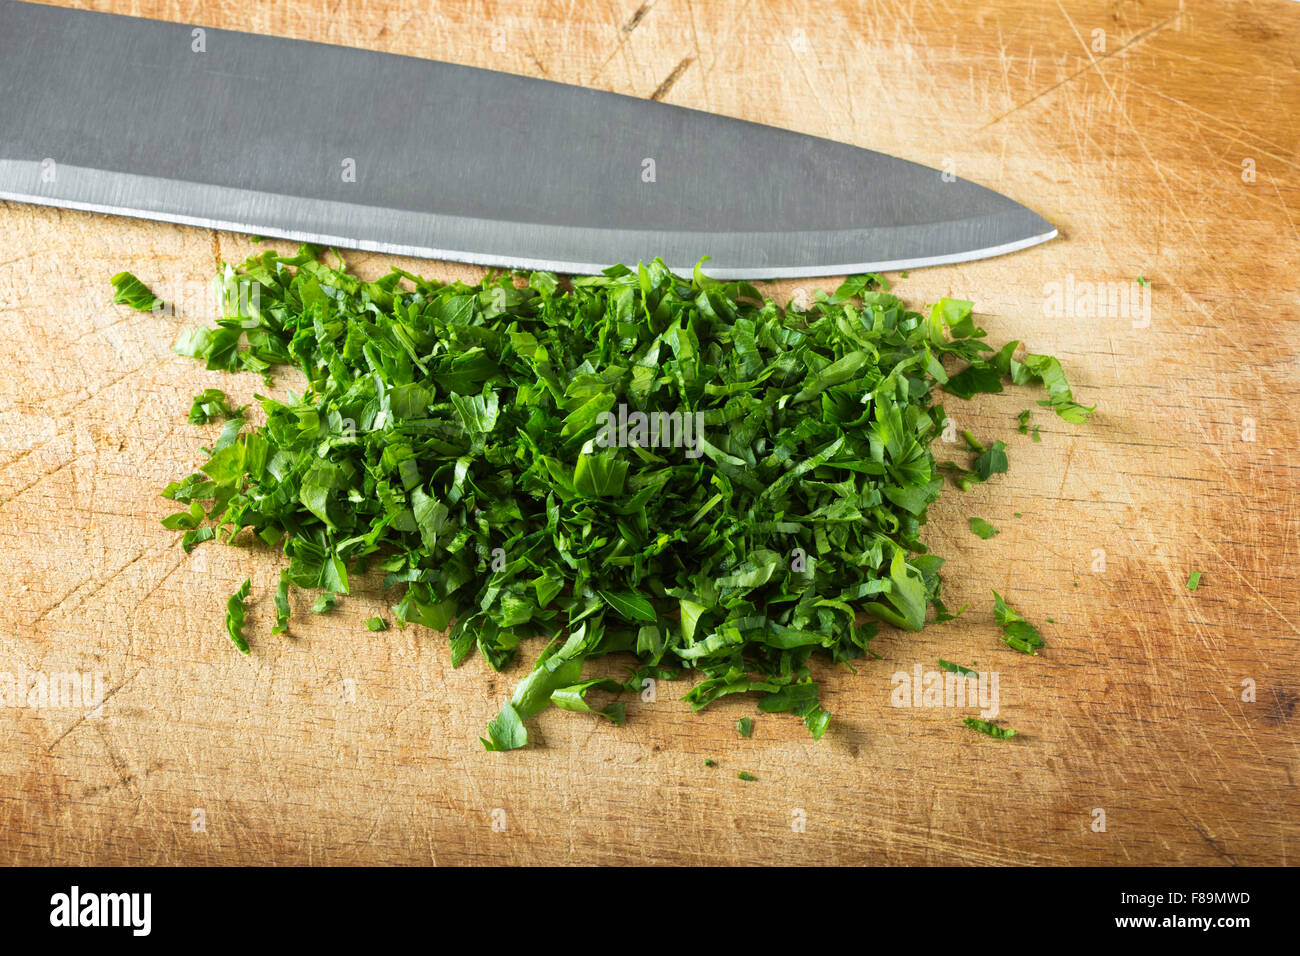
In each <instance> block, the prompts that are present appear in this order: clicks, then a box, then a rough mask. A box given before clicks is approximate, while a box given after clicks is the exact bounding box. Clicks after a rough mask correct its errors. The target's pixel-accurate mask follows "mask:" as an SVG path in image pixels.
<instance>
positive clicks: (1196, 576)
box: [1187, 571, 1201, 591]
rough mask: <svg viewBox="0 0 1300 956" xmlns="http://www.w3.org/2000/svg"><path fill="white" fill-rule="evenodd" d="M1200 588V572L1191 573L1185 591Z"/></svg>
mask: <svg viewBox="0 0 1300 956" xmlns="http://www.w3.org/2000/svg"><path fill="white" fill-rule="evenodd" d="M1200 586H1201V572H1200V571H1193V572H1192V573H1191V575H1190V576H1189V577H1188V578H1187V590H1189V591H1195V590H1196V589H1197V588H1199V587H1200Z"/></svg>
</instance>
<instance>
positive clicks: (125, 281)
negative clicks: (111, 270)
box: [109, 272, 163, 312]
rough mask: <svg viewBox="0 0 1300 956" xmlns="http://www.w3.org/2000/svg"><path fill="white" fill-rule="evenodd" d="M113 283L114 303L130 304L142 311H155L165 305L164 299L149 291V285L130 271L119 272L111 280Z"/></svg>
mask: <svg viewBox="0 0 1300 956" xmlns="http://www.w3.org/2000/svg"><path fill="white" fill-rule="evenodd" d="M109 281H110V282H112V283H113V289H114V290H115V291H114V292H113V303H114V304H115V305H129V306H130V307H131V308H133V309H136V310H137V311H140V312H153V311H155V310H156V309H161V308H162V307H163V300H162V299H160V298H158V297H157V296H156V295H154V294H153V293H152V292H150V291H149V287H148V286H147V285H145V284H144V283H143V282H141V281H140V280H139V279H137V278H136V277H135V276H133V275H131V273H129V272H119V273H118V274H117V275H115V276H113V278H112V279H110V280H109Z"/></svg>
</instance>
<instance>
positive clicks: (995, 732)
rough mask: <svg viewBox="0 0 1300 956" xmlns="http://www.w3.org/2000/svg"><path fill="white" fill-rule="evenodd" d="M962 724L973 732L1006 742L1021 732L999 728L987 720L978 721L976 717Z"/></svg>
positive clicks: (969, 718) (967, 719)
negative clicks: (976, 731)
mask: <svg viewBox="0 0 1300 956" xmlns="http://www.w3.org/2000/svg"><path fill="white" fill-rule="evenodd" d="M962 723H963V724H965V725H966V726H967V727H970V728H971V729H972V730H978V731H979V732H980V733H982V734H983V735H984V736H986V737H992V738H993V739H994V740H1006V739H1007V738H1008V737H1014V736H1015V735H1016V734H1017V733H1018V732H1019V731H1015V730H1012V729H1011V728H1010V727H999V726H998V725H997V724H995V723H992V722H990V721H987V720H977V719H976V718H974V717H967V718H966V719H965V720H963V721H962Z"/></svg>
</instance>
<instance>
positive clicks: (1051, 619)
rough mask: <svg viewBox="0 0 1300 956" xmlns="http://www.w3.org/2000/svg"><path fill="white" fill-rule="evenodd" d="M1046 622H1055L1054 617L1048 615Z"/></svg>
mask: <svg viewBox="0 0 1300 956" xmlns="http://www.w3.org/2000/svg"><path fill="white" fill-rule="evenodd" d="M1047 623H1048V624H1055V623H1056V618H1054V617H1049V618H1048V619H1047Z"/></svg>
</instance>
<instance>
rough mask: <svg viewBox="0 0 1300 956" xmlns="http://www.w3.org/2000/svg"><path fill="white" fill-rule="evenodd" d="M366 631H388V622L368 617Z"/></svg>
mask: <svg viewBox="0 0 1300 956" xmlns="http://www.w3.org/2000/svg"><path fill="white" fill-rule="evenodd" d="M366 630H367V631H386V630H388V622H387V621H385V620H384V619H383V618H382V617H368V618H366Z"/></svg>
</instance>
